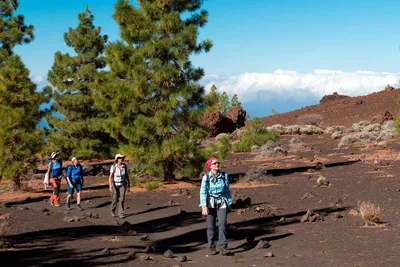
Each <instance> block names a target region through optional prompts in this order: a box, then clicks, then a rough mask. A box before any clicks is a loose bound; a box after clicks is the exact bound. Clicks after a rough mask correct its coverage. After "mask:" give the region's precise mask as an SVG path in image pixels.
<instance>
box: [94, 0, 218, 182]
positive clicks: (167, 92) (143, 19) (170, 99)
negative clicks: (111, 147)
mask: <svg viewBox="0 0 400 267" xmlns="http://www.w3.org/2000/svg"><path fill="white" fill-rule="evenodd" d="M138 2H139V6H138V7H136V6H134V5H131V4H130V3H129V1H128V0H119V1H118V2H117V3H116V5H115V11H114V15H113V16H114V19H115V20H116V22H117V23H118V24H119V29H120V32H121V37H122V39H123V41H119V42H114V43H112V44H110V45H109V46H108V47H107V49H106V57H107V60H108V64H109V67H110V76H109V78H108V79H109V84H106V85H105V86H102V88H103V91H102V93H101V95H102V98H101V97H99V101H98V103H102V104H104V105H106V106H107V109H109V114H110V115H111V116H113V118H112V119H111V120H109V121H108V123H107V126H108V128H109V131H110V132H111V133H112V135H113V136H114V137H115V138H117V139H118V140H119V141H120V142H121V143H123V145H122V151H123V152H124V153H125V154H127V155H128V156H129V158H130V159H132V160H133V161H135V162H137V163H140V164H141V165H142V167H143V169H144V170H145V171H146V173H147V174H150V175H162V174H163V176H164V180H166V181H171V180H172V179H174V178H175V174H176V173H177V172H178V171H179V172H183V171H184V170H189V169H192V170H199V168H200V167H201V165H200V162H201V161H202V160H203V158H202V157H201V151H202V150H201V148H200V142H201V140H202V138H204V137H205V136H206V133H205V131H204V129H203V128H201V127H199V126H198V121H199V119H200V118H201V115H202V113H203V112H202V111H204V109H205V107H206V103H205V101H204V88H203V87H201V86H200V85H199V84H198V81H199V80H200V79H201V78H202V77H203V75H204V71H203V69H201V68H195V67H194V66H192V64H191V61H190V59H189V57H190V56H191V55H192V54H194V53H196V54H198V53H201V52H203V51H205V52H208V51H209V50H210V49H211V46H212V44H211V41H208V40H206V41H202V42H200V43H198V42H197V36H198V31H199V28H200V27H203V26H204V25H205V23H206V22H207V15H208V13H207V12H206V11H204V10H200V8H201V4H202V1H201V0H190V1H189V0H174V1H172V0H163V1H161V0H160V1H154V0H141V1H138ZM202 163H204V162H202Z"/></svg>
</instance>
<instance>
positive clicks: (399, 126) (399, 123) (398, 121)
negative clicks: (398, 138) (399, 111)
mask: <svg viewBox="0 0 400 267" xmlns="http://www.w3.org/2000/svg"><path fill="white" fill-rule="evenodd" d="M394 126H395V127H396V130H397V132H398V133H400V116H399V117H397V118H396V120H395V121H394Z"/></svg>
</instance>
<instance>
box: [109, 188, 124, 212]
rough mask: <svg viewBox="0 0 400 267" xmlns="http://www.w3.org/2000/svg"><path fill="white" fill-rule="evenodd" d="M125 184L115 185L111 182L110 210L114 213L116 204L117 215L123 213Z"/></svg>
mask: <svg viewBox="0 0 400 267" xmlns="http://www.w3.org/2000/svg"><path fill="white" fill-rule="evenodd" d="M125 192H126V185H121V186H117V185H115V184H114V183H113V191H112V202H111V212H113V213H115V210H116V208H117V205H118V215H119V216H122V215H124V204H125Z"/></svg>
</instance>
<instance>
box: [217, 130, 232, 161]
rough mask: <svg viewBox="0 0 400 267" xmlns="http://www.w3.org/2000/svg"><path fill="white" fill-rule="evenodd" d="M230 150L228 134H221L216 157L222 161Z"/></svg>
mask: <svg viewBox="0 0 400 267" xmlns="http://www.w3.org/2000/svg"><path fill="white" fill-rule="evenodd" d="M231 150H232V145H231V141H230V138H229V136H228V135H226V136H222V137H221V138H220V139H219V143H218V155H217V158H218V159H219V161H221V162H222V163H223V162H224V161H225V159H226V157H227V156H228V154H229V152H231Z"/></svg>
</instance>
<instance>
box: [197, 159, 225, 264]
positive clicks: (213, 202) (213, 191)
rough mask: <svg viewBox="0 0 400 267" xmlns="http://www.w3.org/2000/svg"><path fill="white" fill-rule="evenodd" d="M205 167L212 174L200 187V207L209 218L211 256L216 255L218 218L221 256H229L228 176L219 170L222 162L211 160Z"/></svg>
mask: <svg viewBox="0 0 400 267" xmlns="http://www.w3.org/2000/svg"><path fill="white" fill-rule="evenodd" d="M205 166H206V167H207V168H209V169H210V172H209V173H207V174H205V175H204V176H203V179H202V181H201V187H200V207H201V209H202V214H203V216H207V225H208V227H207V239H208V245H209V248H210V253H211V255H216V254H217V251H216V246H215V228H216V219H217V217H218V226H219V246H220V253H221V255H224V256H225V255H229V254H230V251H229V250H228V240H227V216H228V209H229V206H230V205H231V204H232V196H231V192H230V189H229V179H228V174H226V173H225V172H223V171H221V170H220V169H219V166H220V162H219V161H218V159H216V158H210V159H209V160H208V161H207V162H206V164H205Z"/></svg>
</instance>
